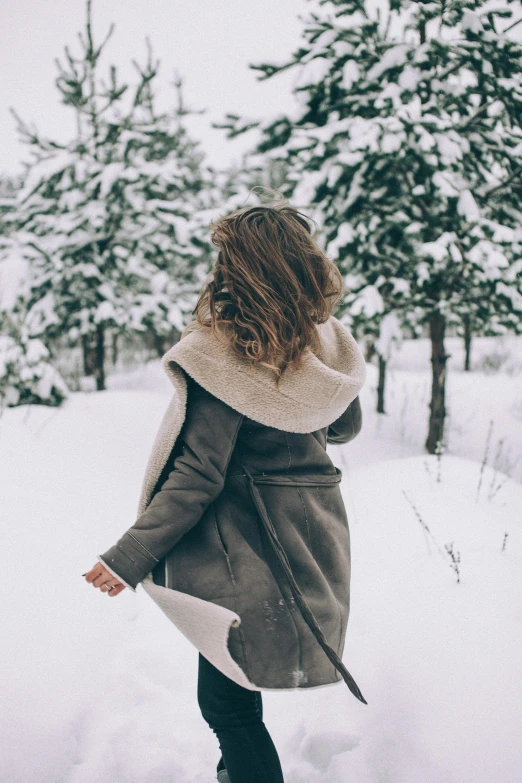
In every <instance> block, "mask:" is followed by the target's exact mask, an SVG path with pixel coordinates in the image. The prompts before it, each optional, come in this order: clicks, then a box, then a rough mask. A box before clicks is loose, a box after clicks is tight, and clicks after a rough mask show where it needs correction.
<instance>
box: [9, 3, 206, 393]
mask: <svg viewBox="0 0 522 783" xmlns="http://www.w3.org/2000/svg"><path fill="white" fill-rule="evenodd" d="M112 31H113V26H111V28H110V30H109V32H108V35H107V36H106V38H105V39H104V41H103V42H102V43H101V44H97V43H95V41H94V39H93V32H92V25H91V2H90V0H88V2H87V23H86V29H85V32H84V33H83V34H79V39H80V47H81V51H80V53H79V55H78V56H76V55H75V54H73V53H72V52H71V50H70V48H69V47H66V48H65V61H64V62H59V61H58V60H57V65H58V68H59V75H58V78H57V80H56V84H57V87H58V89H59V92H60V96H61V100H62V102H63V103H64V104H65V105H66V106H69V107H71V110H72V111H74V112H75V115H76V133H75V136H74V138H73V139H72V140H71V141H70V142H69V143H67V144H60V143H58V142H55V141H53V140H50V139H45V138H43V137H42V136H41V135H40V134H39V133H38V131H37V130H36V129H35V128H34V127H29V126H28V125H27V124H25V123H24V122H23V121H22V120H21V119H20V118H19V117H18V115H17V114H16V113H15V112H14V110H13V114H14V115H15V117H16V119H17V121H18V125H19V130H20V133H21V137H22V139H23V140H24V141H25V142H27V144H28V145H29V146H30V149H31V151H32V153H33V156H34V160H33V161H32V162H31V163H27V164H26V172H25V177H24V187H23V189H22V191H21V192H20V196H19V199H18V204H17V209H16V211H15V214H14V216H13V220H15V221H16V225H17V227H18V234H19V237H20V240H21V242H22V244H23V246H24V248H25V253H26V256H27V258H29V259H30V261H31V265H32V271H33V274H32V279H33V288H32V296H31V300H30V302H29V311H28V314H27V326H28V329H29V333H30V334H31V335H32V336H43V337H45V338H51V339H52V338H57V337H58V336H62V337H63V336H65V337H66V339H67V340H68V344H69V345H71V346H77V345H82V346H83V351H84V357H85V362H84V363H85V371H86V372H87V373H89V372H90V371H92V372H94V374H95V376H96V383H97V388H98V389H103V388H104V386H105V349H106V333H107V332H108V331H110V332H112V333H113V336H114V335H118V334H124V333H136V332H141V333H143V332H146V331H148V332H152V334H153V336H154V338H155V339H156V341H157V348H158V351H159V352H160V353H162V351H163V347H164V346H163V344H162V339H165V338H169V337H171V336H172V334H174V333H179V332H180V331H181V330H182V329H183V328H184V325H185V321H186V320H190V318H188V319H187V314H189V313H190V309H191V307H190V304H191V301H192V294H193V292H194V290H195V289H197V288H198V286H199V284H200V280H201V276H202V274H203V271H202V270H203V269H206V268H207V267H208V265H209V263H210V258H209V255H210V252H211V248H210V243H209V241H208V238H207V237H206V233H207V232H206V230H205V229H206V227H203V226H202V225H201V222H200V218H199V217H198V210H199V206H200V198H199V197H200V194H201V192H202V190H203V189H204V187H205V184H206V183H205V175H204V170H203V169H204V167H203V153H202V152H200V151H199V148H198V144H197V143H196V142H194V141H192V140H191V139H190V137H189V135H188V133H187V130H186V128H185V127H184V124H183V117H184V116H185V115H186V114H189V113H190V111H189V110H188V109H187V108H186V107H185V106H184V105H183V99H182V84H181V79H177V80H176V82H175V87H176V92H177V99H178V104H177V106H175V107H174V109H173V110H172V111H171V112H162V113H160V112H158V111H157V110H156V108H155V104H156V101H155V94H154V89H155V80H156V77H157V74H158V68H159V62H158V61H156V60H155V59H154V58H153V55H152V51H151V46H150V43H149V42H148V41H147V47H148V58H147V61H146V63H145V65H143V66H142V65H140V64H139V63H138V62H136V61H133V64H134V66H135V68H136V71H137V79H136V83H135V84H134V85H133V86H131V85H129V84H124V83H122V82H120V81H119V78H118V75H117V70H116V68H115V67H114V66H111V67H110V68H109V74H108V78H107V79H103V78H102V75H101V73H100V57H101V55H102V53H103V52H104V50H105V47H106V45H107V42H108V39H109V38H110V36H111V34H112Z"/></svg>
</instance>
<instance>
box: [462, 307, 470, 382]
mask: <svg viewBox="0 0 522 783" xmlns="http://www.w3.org/2000/svg"><path fill="white" fill-rule="evenodd" d="M463 321H464V351H465V358H464V370H465V372H469V371H470V369H471V318H470V316H469V315H465V316H464V318H463Z"/></svg>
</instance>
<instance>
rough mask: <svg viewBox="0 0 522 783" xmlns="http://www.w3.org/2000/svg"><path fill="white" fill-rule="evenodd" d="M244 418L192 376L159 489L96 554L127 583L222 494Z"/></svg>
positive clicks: (139, 576)
mask: <svg viewBox="0 0 522 783" xmlns="http://www.w3.org/2000/svg"><path fill="white" fill-rule="evenodd" d="M243 418H244V416H243V414H241V413H239V412H238V411H236V410H234V409H233V408H231V407H230V406H228V405H226V404H225V403H224V402H222V401H221V400H219V399H218V398H217V397H214V396H213V395H212V394H210V393H209V392H207V391H206V389H204V388H203V387H202V386H200V385H199V384H197V383H196V382H195V381H193V379H190V383H189V389H188V397H187V411H186V417H185V421H184V423H183V426H182V428H181V431H180V433H179V435H178V438H177V440H176V444H175V448H174V449H173V452H172V454H171V457H170V460H169V463H167V465H166V467H165V469H164V470H163V473H162V476H161V477H160V480H159V481H158V485H157V486H158V487H159V488H157V489H156V492H155V494H154V496H153V498H152V500H151V502H150V503H149V505H148V506H147V508H146V509H145V511H144V512H143V514H141V516H140V517H139V518H138V520H137V521H136V522H135V524H134V525H133V526H132V527H130V528H129V529H128V530H127V531H126V532H125V533H124V534H123V536H122V537H121V538H120V539H119V540H118V541H117V542H116V544H115V545H114V546H113V547H111V548H110V549H108V550H107V552H104V553H103V554H102V555H100V556H99V559H101V561H102V562H103V563H104V564H106V565H107V567H108V568H109V569H110V570H111V571H112V572H113V573H115V574H116V576H118V577H121V579H122V581H124V582H125V583H126V584H127V585H130V586H132V587H133V588H135V587H136V585H137V584H138V583H139V582H141V581H142V579H143V578H144V577H145V576H146V575H147V574H148V573H149V572H150V571H152V569H153V568H154V566H155V565H156V564H157V563H158V562H159V561H160V560H161V559H162V558H163V557H164V555H166V554H167V553H168V552H169V551H170V550H171V549H172V548H173V547H174V546H175V545H176V544H177V543H178V541H179V540H180V539H181V538H182V536H183V535H184V534H185V533H186V532H188V531H189V530H190V529H191V528H192V527H194V525H195V524H196V523H197V522H198V521H199V519H200V518H201V516H202V515H203V512H204V511H205V509H206V508H207V506H209V505H210V503H212V501H213V500H215V499H216V498H217V496H218V495H219V494H220V492H221V491H222V489H223V487H224V484H225V475H226V471H227V468H228V464H229V461H230V458H231V456H232V452H233V450H234V446H235V443H236V439H237V435H238V432H239V428H240V425H241V422H242V420H243ZM173 454H175V455H176V456H175V457H174V458H173V456H172V455H173Z"/></svg>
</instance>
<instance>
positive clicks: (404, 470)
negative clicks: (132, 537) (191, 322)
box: [0, 363, 522, 783]
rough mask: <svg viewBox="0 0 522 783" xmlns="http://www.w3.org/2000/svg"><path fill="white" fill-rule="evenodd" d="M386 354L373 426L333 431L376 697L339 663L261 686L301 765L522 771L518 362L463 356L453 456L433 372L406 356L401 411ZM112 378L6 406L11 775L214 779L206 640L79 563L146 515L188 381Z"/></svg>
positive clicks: (0, 725) (306, 778)
mask: <svg viewBox="0 0 522 783" xmlns="http://www.w3.org/2000/svg"><path fill="white" fill-rule="evenodd" d="M369 370H370V371H369V380H368V383H367V385H366V387H365V390H364V395H363V405H364V412H365V422H364V429H363V431H362V432H361V434H360V435H359V436H358V438H357V439H356V440H355V441H354V442H353V443H351V444H347V445H346V446H342V447H341V446H329V450H330V454H331V456H332V459H333V460H334V462H335V464H337V465H338V466H339V467H340V468H341V469H342V470H343V473H344V475H343V484H342V488H343V492H344V496H345V499H346V503H347V507H348V511H349V518H350V529H351V537H352V561H353V575H352V603H351V614H350V621H349V627H348V635H347V644H346V648H345V653H344V660H345V662H346V664H347V666H348V668H349V670H350V671H351V672H352V673H353V675H354V677H355V679H356V680H357V682H358V684H359V685H360V687H361V690H362V692H363V693H364V695H365V697H366V699H367V701H368V705H364V704H361V703H360V702H358V701H357V700H356V699H354V698H353V696H352V695H351V694H350V692H349V691H348V689H347V688H346V686H345V685H343V684H342V683H340V684H339V685H338V686H337V687H335V688H328V689H324V690H323V689H318V690H314V691H309V692H307V691H302V692H283V693H264V694H263V701H264V705H265V720H266V723H267V725H268V726H269V728H270V731H271V733H272V736H273V738H274V741H275V743H276V745H277V747H278V749H279V751H280V755H281V760H282V764H283V768H284V771H285V780H287V781H288V783H352V781H354V782H355V781H357V783H419V781H422V782H423V783H490V781H491V780H495V781H496V782H497V783H518V781H519V780H520V773H521V770H522V748H521V745H520V741H519V733H520V732H519V728H520V725H522V723H521V719H522V709H521V705H522V685H521V683H522V676H521V675H522V665H521V662H520V661H521V656H520V649H521V647H522V613H521V607H522V601H521V599H522V585H521V579H520V573H521V561H522V534H521V518H520V508H521V507H522V485H521V484H520V483H519V482H520V480H521V477H522V470H521V465H520V461H519V462H518V463H517V462H516V460H517V458H518V457H519V454H520V443H521V442H522V439H521V435H522V408H521V404H520V400H521V399H522V395H521V393H520V392H521V376H520V375H519V374H518V373H517V372H512V373H511V374H509V373H502V374H497V375H486V374H481V373H479V372H474V373H472V374H465V373H460V372H457V371H454V372H453V373H451V374H450V379H449V390H448V407H449V409H450V412H451V416H450V429H449V439H448V441H449V442H448V446H449V452H450V453H446V454H444V455H443V456H442V458H441V460H440V461H437V458H435V457H426V456H425V455H424V454H423V450H422V445H423V440H424V438H425V434H426V433H425V426H426V417H427V407H426V405H427V394H428V392H429V379H428V375H427V374H426V372H425V371H423V370H422V369H421V368H418V369H415V370H408V369H404V367H399V366H396V367H395V369H392V371H390V374H389V385H388V390H387V392H388V394H387V409H388V411H389V412H388V414H387V415H386V416H384V417H383V416H377V415H376V414H375V413H373V406H374V392H373V387H374V385H375V382H376V378H375V373H374V368H369ZM109 386H110V390H109V391H107V392H98V393H92V394H89V393H75V394H73V395H72V397H71V399H69V400H68V401H67V402H66V403H65V404H64V405H63V407H62V408H60V409H49V408H43V407H37V406H25V407H21V408H16V409H9V410H7V411H5V413H4V415H3V416H2V418H0V444H1V449H0V476H1V477H2V506H1V508H2V513H1V517H2V527H1V533H0V544H1V549H2V570H1V572H0V590H1V592H2V596H3V601H2V605H3V623H2V634H1V643H0V646H1V649H0V655H1V659H2V662H3V665H2V667H1V674H0V678H1V683H0V698H1V709H0V735H1V736H2V739H1V740H0V742H1V745H2V747H1V749H0V781H2V783H4V782H5V783H29V781H31V783H211V782H212V781H213V780H214V779H215V776H214V770H215V765H216V762H217V759H218V758H219V749H218V745H217V741H216V739H215V737H214V735H213V734H212V732H211V731H210V729H209V728H208V727H207V725H206V723H205V722H204V721H203V718H202V717H201V714H200V712H199V708H198V705H197V699H196V676H197V653H196V651H195V649H194V648H193V647H191V645H190V644H189V643H188V642H187V641H186V640H185V639H184V637H183V636H181V635H180V634H179V632H178V631H177V629H176V628H175V627H174V626H172V625H171V624H169V623H168V622H167V621H166V619H165V617H164V615H163V614H162V613H161V612H160V610H159V609H158V608H157V607H156V606H155V605H154V604H153V603H152V602H151V601H150V599H149V598H148V596H147V595H146V594H145V592H144V591H143V590H142V589H141V588H139V589H138V591H137V593H136V594H133V593H131V592H130V591H123V593H122V594H121V595H120V596H118V597H117V598H115V599H109V598H108V597H107V596H106V595H102V594H101V593H100V592H99V591H97V590H94V589H93V588H92V587H91V586H89V585H87V584H86V583H85V581H84V580H83V579H82V577H81V574H82V573H83V572H84V571H86V570H88V568H90V567H91V566H92V565H93V563H94V561H95V556H96V555H97V554H98V553H100V552H103V551H105V549H107V548H108V547H109V546H110V545H111V544H112V543H114V541H115V540H116V539H117V537H119V536H120V535H121V533H122V532H123V531H124V530H125V529H127V527H129V526H130V525H131V524H132V522H133V521H134V519H135V508H136V505H137V501H138V494H139V489H140V486H141V478H142V473H143V470H144V466H145V461H146V458H147V456H148V452H149V449H150V447H151V445H152V440H153V437H154V434H155V431H156V428H157V426H158V424H159V421H160V419H161V416H162V414H163V411H164V409H165V406H166V404H167V401H168V399H169V396H170V393H171V391H170V387H169V383H168V380H167V379H166V378H165V377H164V376H163V375H162V373H161V370H160V368H159V365H158V363H152V364H150V365H147V366H146V367H143V368H140V369H138V370H135V371H133V372H131V373H119V374H117V375H112V376H111V377H110V379H109ZM492 419H493V421H494V425H493V429H492V432H491V435H490V438H489V449H488V452H487V455H486V456H487V465H485V466H484V468H482V467H481V466H482V463H483V461H484V455H485V449H486V443H487V433H488V428H489V426H490V424H489V422H490V420H492ZM502 438H504V443H503V445H502V449H501V450H500V456H498V457H497V454H499V449H500V446H499V441H500V439H502ZM495 458H496V462H497V466H496V467H497V469H495ZM383 460H384V463H383ZM502 470H507V471H508V472H511V473H512V476H513V479H515V480H512V479H509V478H507V477H506V476H505V475H504V474H503V473H502ZM450 551H452V552H453V556H454V559H452V557H451V554H450ZM459 557H460V560H459ZM457 568H458V572H459V573H457V570H456V569H457ZM458 579H459V580H460V581H458Z"/></svg>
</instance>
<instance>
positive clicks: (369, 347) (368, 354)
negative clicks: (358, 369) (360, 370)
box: [364, 340, 376, 362]
mask: <svg viewBox="0 0 522 783" xmlns="http://www.w3.org/2000/svg"><path fill="white" fill-rule="evenodd" d="M375 352H376V348H375V340H368V342H367V343H366V349H365V352H364V361H365V362H371V360H372V356H373V354H374V353H375Z"/></svg>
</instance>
